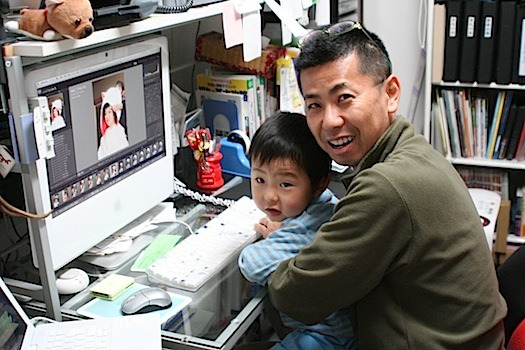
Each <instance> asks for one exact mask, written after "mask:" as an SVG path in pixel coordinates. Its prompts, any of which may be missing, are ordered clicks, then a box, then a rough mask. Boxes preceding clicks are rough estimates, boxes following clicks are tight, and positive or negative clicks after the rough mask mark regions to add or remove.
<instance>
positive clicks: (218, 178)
mask: <svg viewBox="0 0 525 350" xmlns="http://www.w3.org/2000/svg"><path fill="white" fill-rule="evenodd" d="M185 136H186V140H187V141H188V145H189V146H190V148H191V149H192V150H193V159H195V161H196V162H197V186H198V187H200V188H202V189H206V190H214V189H217V188H219V187H221V186H222V185H224V179H223V177H222V168H221V164H220V161H221V159H222V154H221V153H220V152H219V147H213V146H212V139H211V133H210V130H209V129H208V128H205V129H200V128H197V129H191V130H188V131H187V132H186V135H185Z"/></svg>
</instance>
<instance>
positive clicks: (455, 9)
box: [443, 0, 463, 81]
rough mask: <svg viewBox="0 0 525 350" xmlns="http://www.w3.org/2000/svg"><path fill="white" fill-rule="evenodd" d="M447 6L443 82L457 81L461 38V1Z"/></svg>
mask: <svg viewBox="0 0 525 350" xmlns="http://www.w3.org/2000/svg"><path fill="white" fill-rule="evenodd" d="M446 6H447V26H446V36H445V62H444V63H443V81H456V80H458V79H459V56H460V50H461V38H462V31H461V29H462V26H461V23H462V22H463V21H462V15H463V1H461V0H449V1H448V2H447V3H446Z"/></svg>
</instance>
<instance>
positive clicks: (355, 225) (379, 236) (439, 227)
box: [269, 22, 506, 349]
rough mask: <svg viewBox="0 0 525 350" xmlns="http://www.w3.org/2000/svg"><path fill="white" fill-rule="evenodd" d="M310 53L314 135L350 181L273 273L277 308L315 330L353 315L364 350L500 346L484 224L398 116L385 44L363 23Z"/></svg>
mask: <svg viewBox="0 0 525 350" xmlns="http://www.w3.org/2000/svg"><path fill="white" fill-rule="evenodd" d="M301 44H302V48H301V54H300V56H299V57H298V61H297V69H298V70H299V79H300V84H301V90H302V93H303V95H304V98H305V101H306V114H307V122H308V126H309V128H310V130H311V131H312V133H313V135H314V136H315V139H316V140H317V142H318V143H319V145H320V146H321V148H323V149H324V150H325V151H326V152H327V153H328V154H329V155H330V156H331V157H332V159H334V160H335V161H336V162H338V163H340V164H343V165H349V166H351V167H352V168H353V172H352V174H350V175H349V176H348V177H346V178H345V179H344V180H343V182H344V183H345V186H346V188H347V193H346V195H345V196H344V197H343V198H341V200H340V202H339V203H338V205H337V206H336V208H335V210H334V213H333V215H332V218H331V220H330V221H329V222H328V223H326V224H324V225H323V226H321V228H320V229H319V231H318V233H317V235H316V236H315V238H314V240H313V242H312V244H311V245H310V246H309V247H307V248H304V249H302V250H301V251H300V253H299V254H298V255H297V256H296V257H294V258H292V259H290V260H287V261H284V262H283V263H281V264H280V265H279V267H278V268H277V270H276V271H275V272H274V273H273V274H272V275H271V276H270V279H269V291H270V296H271V300H272V302H273V303H274V305H275V306H276V307H277V308H278V309H279V310H280V311H282V312H284V313H286V314H288V315H290V316H292V317H293V318H295V319H297V320H299V321H302V322H305V323H307V324H313V323H316V322H319V321H320V320H322V319H324V318H325V317H326V316H327V315H329V314H331V313H333V312H334V311H336V310H339V309H343V308H347V307H351V308H352V315H353V328H354V332H355V336H356V338H357V343H358V347H359V349H502V348H503V344H504V335H503V318H504V317H505V314H506V305H505V301H504V300H503V298H502V297H501V295H500V294H499V291H498V283H497V279H496V274H495V270H494V264H493V261H492V256H491V253H490V251H489V249H488V246H487V243H486V239H485V236H484V233H483V228H482V226H481V223H480V220H479V216H478V214H477V212H476V209H475V207H474V204H473V203H472V200H471V198H470V196H469V193H468V190H467V188H466V186H465V184H464V182H463V181H462V179H461V177H460V176H459V175H458V173H457V172H456V170H455V169H454V168H453V167H452V166H451V164H450V163H449V162H448V161H447V160H446V159H445V158H444V157H442V156H441V155H440V154H439V153H438V152H436V151H435V150H434V149H433V148H432V147H431V146H430V145H429V144H428V142H427V141H426V140H425V139H424V138H423V137H422V136H421V135H417V134H415V133H414V129H413V127H412V125H411V124H410V123H409V122H408V121H407V120H406V119H405V118H404V117H402V116H400V115H397V114H396V113H397V108H398V104H399V99H400V93H401V84H400V82H399V79H398V78H397V76H396V75H394V74H392V67H391V63H390V60H389V57H388V53H387V52H386V49H385V47H384V45H383V44H382V43H381V41H380V39H379V38H378V37H377V36H376V35H375V34H373V33H370V32H368V31H366V30H365V29H364V28H363V27H362V26H361V25H359V24H358V23H354V22H343V23H338V24H335V25H333V26H331V27H328V28H326V29H323V30H316V31H313V32H310V33H309V34H308V35H307V36H306V37H304V38H303V40H302V41H301Z"/></svg>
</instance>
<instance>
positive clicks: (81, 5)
mask: <svg viewBox="0 0 525 350" xmlns="http://www.w3.org/2000/svg"><path fill="white" fill-rule="evenodd" d="M45 4H46V8H45V9H40V10H35V9H23V10H21V11H20V14H21V17H20V19H19V20H18V21H9V22H7V23H6V24H5V28H6V29H7V30H8V31H11V32H15V33H20V34H24V35H26V36H28V37H30V38H33V39H39V40H59V39H62V38H63V37H66V38H70V39H82V38H86V37H88V36H89V35H91V34H92V33H93V31H94V30H95V28H94V27H93V8H92V7H91V2H90V1H89V0H46V2H45Z"/></svg>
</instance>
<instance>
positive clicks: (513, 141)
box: [505, 106, 525, 160]
mask: <svg viewBox="0 0 525 350" xmlns="http://www.w3.org/2000/svg"><path fill="white" fill-rule="evenodd" d="M524 121H525V106H520V107H519V108H518V115H517V116H516V121H515V122H514V128H513V129H512V133H511V135H510V139H509V147H508V148H507V154H506V155H505V158H507V159H508V160H512V159H514V158H515V156H516V151H517V150H518V142H519V138H520V135H521V129H522V128H523V122H524Z"/></svg>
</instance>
